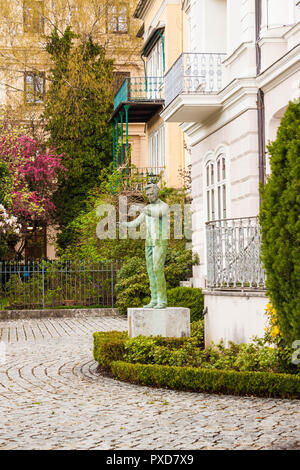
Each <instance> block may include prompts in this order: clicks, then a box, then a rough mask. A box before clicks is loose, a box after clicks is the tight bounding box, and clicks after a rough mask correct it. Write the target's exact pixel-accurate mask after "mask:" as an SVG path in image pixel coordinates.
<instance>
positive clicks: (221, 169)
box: [205, 153, 227, 222]
mask: <svg viewBox="0 0 300 470" xmlns="http://www.w3.org/2000/svg"><path fill="white" fill-rule="evenodd" d="M205 185H206V218H207V222H209V221H211V220H218V219H226V217H227V167H226V156H225V154H224V153H221V154H219V155H218V157H217V158H216V160H209V161H208V162H207V163H206V165H205Z"/></svg>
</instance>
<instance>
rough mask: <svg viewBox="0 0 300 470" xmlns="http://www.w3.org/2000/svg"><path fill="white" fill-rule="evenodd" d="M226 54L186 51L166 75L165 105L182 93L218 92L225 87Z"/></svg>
mask: <svg viewBox="0 0 300 470" xmlns="http://www.w3.org/2000/svg"><path fill="white" fill-rule="evenodd" d="M225 55H226V54H218V53H215V54H207V53H193V52H191V53H186V52H184V53H183V54H181V56H180V57H179V58H178V59H177V60H176V62H175V63H174V64H173V65H172V67H171V68H170V70H169V71H168V72H167V73H166V75H165V106H168V104H170V103H171V101H173V100H174V99H175V98H176V97H177V96H178V95H180V94H181V93H202V94H207V93H217V92H218V91H220V90H221V89H222V88H223V66H222V60H223V59H224V58H225Z"/></svg>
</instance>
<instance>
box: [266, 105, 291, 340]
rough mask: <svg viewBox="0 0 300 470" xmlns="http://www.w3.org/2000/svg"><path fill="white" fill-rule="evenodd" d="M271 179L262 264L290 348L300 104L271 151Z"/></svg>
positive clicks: (283, 124)
mask: <svg viewBox="0 0 300 470" xmlns="http://www.w3.org/2000/svg"><path fill="white" fill-rule="evenodd" d="M268 150H269V153H270V155H271V158H270V165H271V176H270V177H269V178H268V181H267V184H266V185H265V187H264V188H263V190H262V205H261V210H260V224H261V233H262V247H261V252H262V260H263V264H264V267H265V270H266V273H267V289H268V296H269V298H270V300H271V303H272V305H273V307H275V309H276V311H277V315H278V321H279V329H280V331H281V332H282V335H283V337H284V340H285V342H286V344H289V345H290V346H291V344H292V342H293V341H294V340H298V339H299V338H300V102H299V101H298V102H295V103H290V104H289V106H288V108H287V111H286V113H285V115H284V117H283V119H282V121H281V124H280V127H279V129H278V133H277V138H276V140H275V141H274V142H273V143H272V144H271V145H269V146H268Z"/></svg>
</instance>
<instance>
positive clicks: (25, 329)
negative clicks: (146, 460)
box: [0, 317, 300, 450]
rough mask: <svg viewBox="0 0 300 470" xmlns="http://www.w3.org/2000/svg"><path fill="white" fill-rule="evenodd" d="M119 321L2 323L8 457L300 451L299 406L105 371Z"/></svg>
mask: <svg viewBox="0 0 300 470" xmlns="http://www.w3.org/2000/svg"><path fill="white" fill-rule="evenodd" d="M112 329H118V330H121V329H126V322H125V321H124V320H123V319H120V318H113V317H111V318H107V317H106V318H99V317H98V318H84V319H83V318H76V319H69V318H63V319H43V320H17V321H2V322H0V340H1V341H2V342H4V343H5V344H6V349H7V356H6V363H5V364H4V365H0V400H1V401H0V413H1V419H0V450H4V449H143V450H146V449H150V450H160V449H164V450H197V449H292V448H297V449H299V448H300V432H299V423H300V402H299V401H297V400H295V401H291V400H274V399H258V398H243V397H242V398H241V397H233V396H223V395H222V396H220V395H208V394H197V393H188V392H177V391H173V390H172V391H170V390H162V389H152V388H148V387H142V386H136V385H130V384H126V383H120V382H117V381H115V380H113V379H110V378H106V377H101V376H99V375H97V374H96V371H95V369H96V364H95V362H94V361H93V357H92V332H94V331H105V330H112Z"/></svg>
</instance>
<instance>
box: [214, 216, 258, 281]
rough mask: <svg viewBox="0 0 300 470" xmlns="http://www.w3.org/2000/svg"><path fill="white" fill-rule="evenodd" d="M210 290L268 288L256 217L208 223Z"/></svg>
mask: <svg viewBox="0 0 300 470" xmlns="http://www.w3.org/2000/svg"><path fill="white" fill-rule="evenodd" d="M206 236H207V238H206V240H207V287H210V288H256V289H259V288H260V289H265V287H266V284H265V281H266V276H265V272H264V270H263V267H262V263H261V260H260V226H259V222H258V219H257V218H256V217H248V218H242V219H223V220H215V221H212V222H207V224H206Z"/></svg>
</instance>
